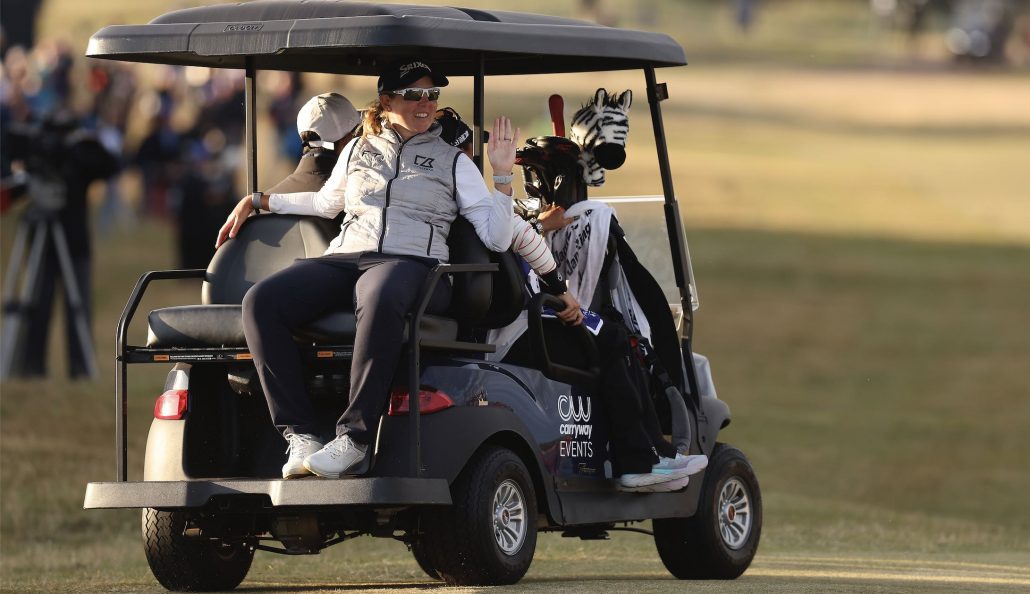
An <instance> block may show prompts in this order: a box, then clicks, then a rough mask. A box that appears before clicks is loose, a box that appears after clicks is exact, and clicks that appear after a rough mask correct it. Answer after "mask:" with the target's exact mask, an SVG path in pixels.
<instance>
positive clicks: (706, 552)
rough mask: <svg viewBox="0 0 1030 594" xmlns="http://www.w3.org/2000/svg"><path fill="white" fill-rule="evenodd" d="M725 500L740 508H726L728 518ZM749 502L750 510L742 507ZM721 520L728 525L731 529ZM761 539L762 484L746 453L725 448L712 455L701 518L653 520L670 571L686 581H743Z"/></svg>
mask: <svg viewBox="0 0 1030 594" xmlns="http://www.w3.org/2000/svg"><path fill="white" fill-rule="evenodd" d="M724 491H725V493H724ZM720 497H725V498H726V499H727V500H728V501H730V502H734V501H735V502H736V503H737V505H735V506H733V511H732V512H731V511H729V509H730V508H729V507H727V511H726V512H725V514H724V513H723V511H722V509H721V502H720ZM745 503H746V504H747V505H746V508H745V507H742V506H743V505H744V504H745ZM745 510H746V511H747V512H748V513H747V515H746V516H745V515H744V513H743V512H744V511H745ZM720 520H723V521H728V522H727V524H726V526H723V524H721V523H720ZM724 528H725V532H724ZM735 528H736V529H735ZM761 535H762V493H761V491H760V490H759V488H758V479H757V478H756V477H755V472H754V470H753V469H752V468H751V463H750V462H748V459H747V457H746V456H744V454H743V452H741V451H740V450H738V449H737V448H734V447H733V446H729V445H726V444H722V443H718V444H716V445H715V449H714V450H713V451H712V456H711V460H710V461H709V464H708V469H707V470H706V471H705V475H704V483H703V484H702V486H701V498H700V500H699V501H698V504H697V513H695V514H694V515H693V516H692V517H690V518H668V519H660V520H655V521H654V542H655V546H656V547H657V548H658V555H659V556H660V557H661V558H662V563H664V564H665V568H666V569H668V570H669V572H670V573H672V575H674V576H676V577H677V578H679V579H681V580H687V579H694V580H732V579H735V578H737V577H739V576H740V575H741V574H742V573H744V571H745V570H747V568H748V567H749V566H750V565H751V560H752V559H754V558H755V553H756V552H757V551H758V541H759V539H760V537H761Z"/></svg>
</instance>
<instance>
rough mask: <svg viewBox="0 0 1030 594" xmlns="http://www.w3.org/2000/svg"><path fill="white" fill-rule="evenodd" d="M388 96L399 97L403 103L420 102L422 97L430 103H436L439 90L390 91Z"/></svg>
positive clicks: (431, 88)
mask: <svg viewBox="0 0 1030 594" xmlns="http://www.w3.org/2000/svg"><path fill="white" fill-rule="evenodd" d="M390 94H391V95H400V96H401V97H404V100H405V101H421V100H422V98H423V97H428V98H429V100H430V101H436V100H437V99H439V98H440V88H439V87H430V88H428V89H420V88H408V89H397V90H396V91H390Z"/></svg>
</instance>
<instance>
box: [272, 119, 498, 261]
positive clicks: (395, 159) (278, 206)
mask: <svg viewBox="0 0 1030 594" xmlns="http://www.w3.org/2000/svg"><path fill="white" fill-rule="evenodd" d="M269 206H270V208H271V210H272V212H277V213H283V214H309V215H319V216H323V217H327V218H332V217H335V216H336V215H337V214H338V213H339V212H340V211H341V210H343V211H345V212H346V216H345V218H344V221H343V224H342V225H341V229H340V235H339V236H338V237H337V238H336V239H334V240H333V242H332V243H331V244H330V246H329V249H328V250H327V252H326V253H351V252H363V251H379V252H383V253H387V254H402V255H412V256H423V257H430V258H436V259H438V260H440V261H441V262H447V261H448V260H449V256H450V254H449V251H448V248H447V236H448V234H449V232H450V226H451V222H452V221H453V220H454V218H455V217H456V216H458V214H459V213H460V214H461V215H463V216H464V217H465V218H467V219H468V220H469V222H471V223H472V225H473V227H475V229H476V234H477V235H479V237H480V239H482V240H483V243H485V244H486V246H487V247H488V248H490V249H491V250H494V251H504V250H507V249H508V248H509V247H511V238H512V222H511V221H512V201H511V197H510V196H507V195H505V194H503V193H501V192H497V191H496V190H495V191H492V192H491V191H490V190H488V189H487V187H486V184H485V183H484V181H483V178H482V176H481V174H480V172H479V170H478V169H476V166H475V165H474V164H473V163H472V161H471V160H469V158H468V157H466V156H465V155H464V154H463V153H462V152H461V151H459V150H458V149H456V148H454V147H452V146H450V145H449V144H447V143H446V142H444V141H443V140H441V139H440V127H439V125H437V124H434V125H433V127H431V128H430V129H429V130H428V131H427V132H424V133H422V134H417V135H415V136H413V137H411V138H409V139H408V140H407V141H401V139H400V136H398V135H397V133H396V132H394V131H393V130H390V129H384V130H383V133H382V134H380V135H378V136H369V137H361V138H357V139H355V140H353V141H351V143H349V144H348V145H347V146H346V147H345V148H344V150H343V155H342V156H341V159H340V160H339V162H337V164H336V167H335V168H334V169H333V174H332V176H331V177H330V178H329V180H328V181H327V182H326V184H325V186H323V187H322V189H321V190H319V191H318V192H317V193H316V192H303V193H296V194H272V196H270V198H269Z"/></svg>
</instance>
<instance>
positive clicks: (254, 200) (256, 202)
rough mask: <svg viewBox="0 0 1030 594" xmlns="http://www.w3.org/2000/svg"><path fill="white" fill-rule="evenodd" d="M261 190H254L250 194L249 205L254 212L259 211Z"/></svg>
mask: <svg viewBox="0 0 1030 594" xmlns="http://www.w3.org/2000/svg"><path fill="white" fill-rule="evenodd" d="M263 195H264V194H262V193H261V192H254V193H253V194H251V195H250V205H251V206H252V207H253V208H254V212H261V196H263Z"/></svg>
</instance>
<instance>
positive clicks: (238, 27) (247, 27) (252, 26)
mask: <svg viewBox="0 0 1030 594" xmlns="http://www.w3.org/2000/svg"><path fill="white" fill-rule="evenodd" d="M264 27H265V26H264V25H263V24H261V23H234V24H232V25H226V26H225V29H223V30H222V32H223V33H228V32H230V31H237V32H240V31H260V30H261V29H263V28H264Z"/></svg>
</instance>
